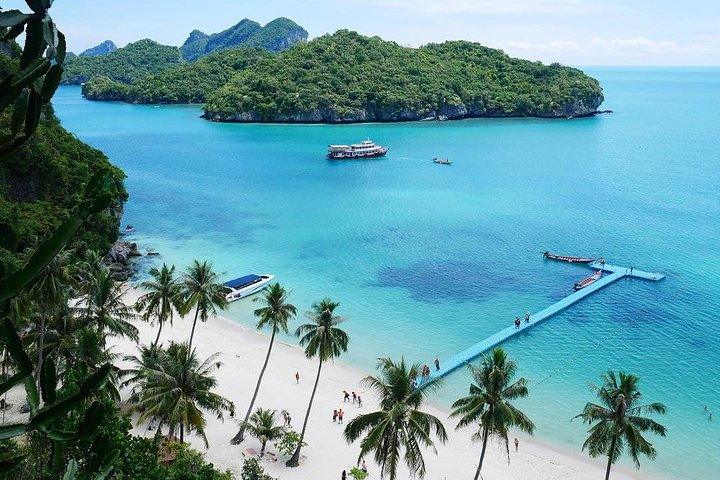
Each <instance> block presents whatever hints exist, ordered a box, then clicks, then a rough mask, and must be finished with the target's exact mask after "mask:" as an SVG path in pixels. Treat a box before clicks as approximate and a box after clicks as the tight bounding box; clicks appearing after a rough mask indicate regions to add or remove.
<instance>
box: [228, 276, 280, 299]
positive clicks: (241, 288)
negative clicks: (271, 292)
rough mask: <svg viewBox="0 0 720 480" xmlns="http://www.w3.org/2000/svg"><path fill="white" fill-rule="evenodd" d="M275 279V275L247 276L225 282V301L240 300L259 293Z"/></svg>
mask: <svg viewBox="0 0 720 480" xmlns="http://www.w3.org/2000/svg"><path fill="white" fill-rule="evenodd" d="M273 278H275V276H274V275H270V274H265V275H254V274H253V275H245V276H244V277H240V278H235V279H233V280H229V281H227V282H225V283H224V284H223V285H225V299H226V300H227V301H228V302H233V301H235V300H240V299H241V298H244V297H247V296H248V295H252V294H253V293H257V292H259V291H260V290H262V289H263V288H265V287H267V285H268V284H269V283H270V282H271V281H272V279H273Z"/></svg>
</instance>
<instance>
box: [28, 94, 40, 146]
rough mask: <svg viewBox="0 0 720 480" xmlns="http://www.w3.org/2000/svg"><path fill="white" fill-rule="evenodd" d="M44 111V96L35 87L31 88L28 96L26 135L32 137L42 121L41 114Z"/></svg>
mask: <svg viewBox="0 0 720 480" xmlns="http://www.w3.org/2000/svg"><path fill="white" fill-rule="evenodd" d="M41 113H42V98H40V94H39V93H38V92H37V90H35V89H34V88H31V89H30V95H29V96H28V109H27V113H26V114H25V136H27V137H30V136H31V135H32V134H33V133H35V130H36V129H37V126H38V124H39V123H40V114H41Z"/></svg>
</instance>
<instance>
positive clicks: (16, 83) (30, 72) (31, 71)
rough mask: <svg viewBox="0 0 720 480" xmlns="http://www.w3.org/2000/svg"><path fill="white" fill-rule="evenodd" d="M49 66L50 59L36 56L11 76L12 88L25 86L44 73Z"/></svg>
mask: <svg viewBox="0 0 720 480" xmlns="http://www.w3.org/2000/svg"><path fill="white" fill-rule="evenodd" d="M49 68H50V60H48V59H47V58H36V59H35V60H33V61H32V62H30V64H28V65H27V66H26V67H25V68H23V69H22V70H21V71H19V72H18V73H16V74H15V75H13V76H12V82H11V84H10V86H11V87H13V88H25V87H27V86H29V85H30V84H31V83H32V82H34V81H35V80H36V79H38V78H40V77H42V76H43V75H45V72H47V71H48V69H49Z"/></svg>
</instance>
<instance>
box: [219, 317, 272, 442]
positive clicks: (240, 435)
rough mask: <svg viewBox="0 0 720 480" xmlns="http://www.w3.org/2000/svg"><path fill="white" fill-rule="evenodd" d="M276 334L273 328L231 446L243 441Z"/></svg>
mask: <svg viewBox="0 0 720 480" xmlns="http://www.w3.org/2000/svg"><path fill="white" fill-rule="evenodd" d="M276 332H277V328H275V327H273V331H272V335H271V336H270V346H269V347H268V351H267V354H266V355H265V363H263V366H262V370H260V375H259V376H258V380H257V384H256V385H255V393H253V396H252V400H250V406H249V407H248V409H247V413H246V414H245V420H244V421H243V423H241V424H240V431H239V432H238V433H237V434H236V435H235V436H234V437H233V438H232V440H230V443H232V444H233V445H237V444H238V443H242V441H243V440H245V425H247V421H248V419H249V418H250V414H251V413H252V409H253V406H254V405H255V399H257V394H258V392H259V391H260V383H262V379H263V375H265V369H266V368H267V365H268V361H269V360H270V352H272V347H273V343H274V341H275V333H276Z"/></svg>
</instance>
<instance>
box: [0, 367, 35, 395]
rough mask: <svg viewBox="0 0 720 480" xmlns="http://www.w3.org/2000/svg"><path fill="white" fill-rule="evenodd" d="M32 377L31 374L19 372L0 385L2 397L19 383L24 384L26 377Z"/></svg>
mask: <svg viewBox="0 0 720 480" xmlns="http://www.w3.org/2000/svg"><path fill="white" fill-rule="evenodd" d="M28 375H30V374H29V373H25V372H17V373H16V374H14V375H13V376H12V377H10V378H8V379H7V380H5V381H4V382H2V383H0V395H2V394H3V393H5V392H7V391H8V390H10V389H11V388H12V387H14V386H15V385H17V384H18V383H20V382H22V381H23V379H24V378H25V377H27V376H28Z"/></svg>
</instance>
